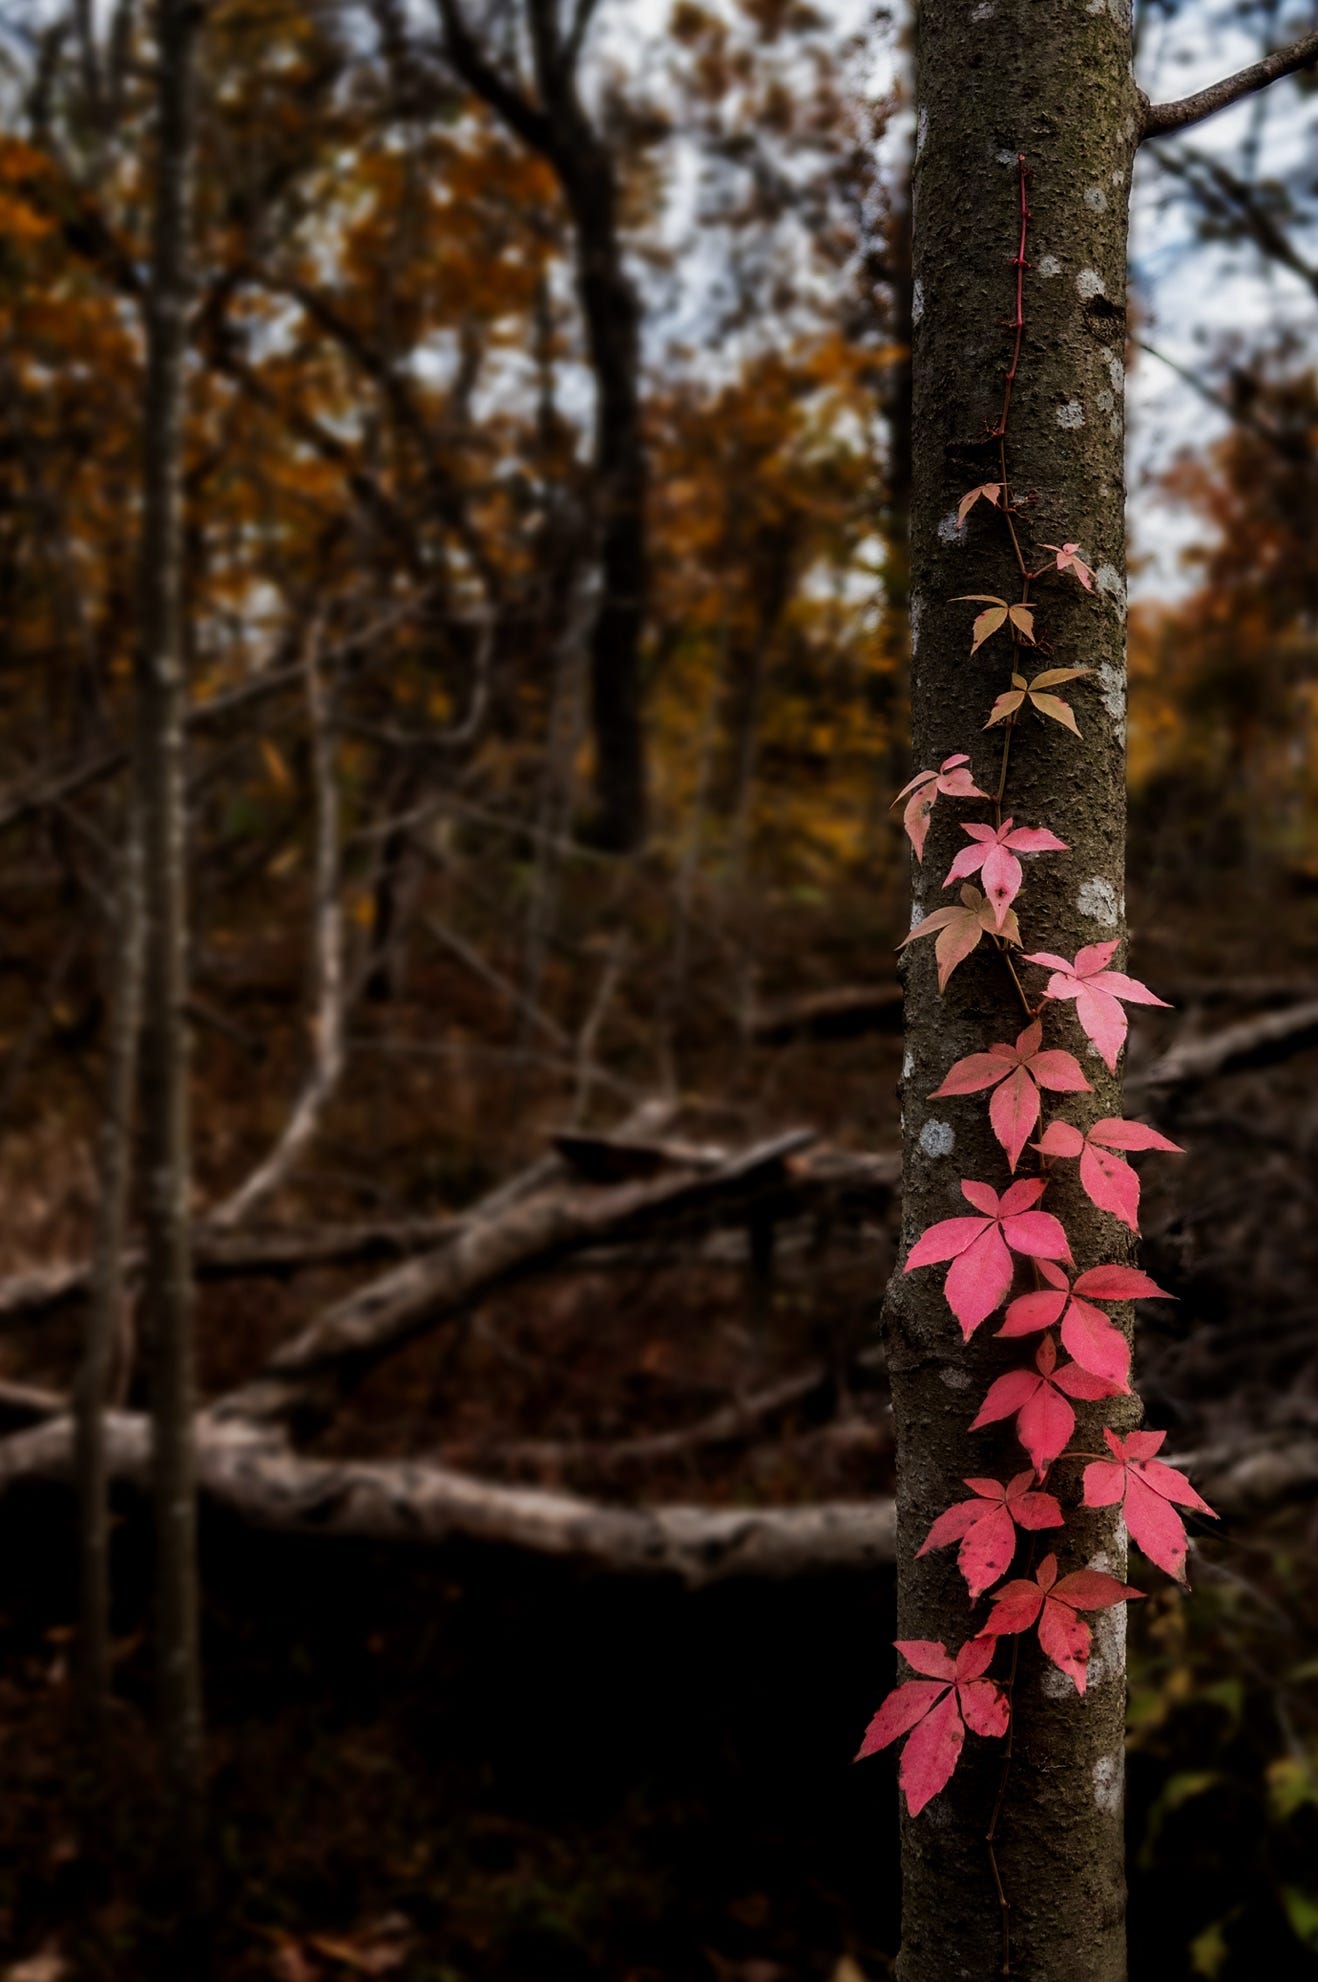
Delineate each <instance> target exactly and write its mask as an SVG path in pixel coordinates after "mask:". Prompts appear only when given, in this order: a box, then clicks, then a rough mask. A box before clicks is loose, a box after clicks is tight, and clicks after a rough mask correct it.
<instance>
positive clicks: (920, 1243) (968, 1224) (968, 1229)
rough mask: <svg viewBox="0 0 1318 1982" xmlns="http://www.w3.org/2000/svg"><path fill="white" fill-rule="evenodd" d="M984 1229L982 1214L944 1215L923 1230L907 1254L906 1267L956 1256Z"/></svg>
mask: <svg viewBox="0 0 1318 1982" xmlns="http://www.w3.org/2000/svg"><path fill="white" fill-rule="evenodd" d="M984 1230H985V1223H984V1220H983V1219H982V1218H943V1219H941V1220H940V1221H939V1223H938V1224H937V1225H931V1226H930V1227H929V1230H928V1231H927V1232H922V1233H921V1235H920V1237H919V1238H918V1239H917V1240H916V1242H915V1244H914V1245H913V1246H912V1247H911V1250H910V1252H909V1253H907V1255H906V1271H907V1272H908V1273H914V1272H915V1269H916V1268H917V1267H918V1266H936V1265H938V1263H939V1261H940V1260H945V1259H955V1258H956V1257H957V1255H958V1253H963V1252H964V1251H965V1249H966V1247H967V1246H969V1245H972V1244H973V1243H974V1241H975V1240H976V1239H977V1238H979V1236H980V1234H981V1233H982V1232H983V1231H984Z"/></svg>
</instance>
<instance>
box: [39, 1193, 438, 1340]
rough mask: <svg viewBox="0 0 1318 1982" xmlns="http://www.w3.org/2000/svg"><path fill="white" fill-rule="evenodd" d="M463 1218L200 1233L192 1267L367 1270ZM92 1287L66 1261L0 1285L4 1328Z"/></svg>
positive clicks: (263, 1272)
mask: <svg viewBox="0 0 1318 1982" xmlns="http://www.w3.org/2000/svg"><path fill="white" fill-rule="evenodd" d="M465 1222H466V1220H465V1218H464V1217H454V1218H395V1219H382V1220H380V1221H378V1222H373V1223H362V1224H352V1225H322V1226H311V1227H295V1226H290V1227H286V1228H284V1229H282V1230H281V1229H279V1228H276V1227H271V1228H270V1229H268V1230H265V1231H262V1230H259V1229H258V1230H256V1231H251V1232H224V1231H216V1230H214V1229H212V1228H211V1227H209V1226H206V1225H202V1226H200V1227H198V1228H196V1229H195V1230H194V1233H193V1259H194V1262H195V1265H196V1271H197V1278H198V1279H199V1280H233V1279H246V1278H250V1279H265V1278H268V1279H273V1280H278V1279H283V1278H286V1277H287V1276H288V1275H290V1274H294V1273H304V1272H310V1271H312V1270H313V1269H314V1268H316V1267H318V1266H364V1265H368V1264H372V1263H374V1262H377V1261H381V1260H389V1259H399V1258H402V1257H406V1256H407V1255H409V1254H411V1253H418V1252H428V1251H430V1250H431V1249H432V1248H433V1247H435V1246H437V1245H441V1244H443V1243H444V1242H445V1240H447V1239H450V1238H452V1237H453V1236H454V1234H455V1233H457V1232H458V1231H460V1230H461V1229H462V1227H463V1225H464V1223H465ZM141 1261H142V1255H141V1253H140V1251H139V1250H138V1249H137V1248H136V1247H132V1248H130V1249H129V1251H128V1252H127V1254H126V1255H125V1259H124V1265H125V1268H126V1270H127V1271H128V1272H130V1273H131V1272H134V1271H136V1269H137V1268H138V1267H139V1266H140V1265H141ZM90 1286H91V1261H90V1260H85V1259H78V1260H61V1261H60V1262H59V1263H58V1264H56V1265H54V1266H37V1267H33V1268H31V1269H30V1270H29V1271H28V1272H26V1273H15V1274H11V1275H10V1276H9V1278H8V1279H5V1280H0V1321H8V1320H16V1319H18V1318H19V1317H36V1316H38V1315H43V1314H52V1313H54V1312H55V1311H56V1310H57V1309H59V1308H62V1307H65V1306H67V1305H68V1303H69V1302H71V1301H77V1300H81V1299H82V1298H83V1297H84V1296H85V1295H86V1294H87V1292H88V1290H89V1289H90Z"/></svg>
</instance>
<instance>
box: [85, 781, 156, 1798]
mask: <svg viewBox="0 0 1318 1982" xmlns="http://www.w3.org/2000/svg"><path fill="white" fill-rule="evenodd" d="M127 814H128V816H127V821H126V830H125V833H124V852H123V870H122V874H121V876H120V881H119V887H118V890H117V896H116V901H115V910H116V915H115V924H114V928H113V929H112V930H111V932H110V935H111V941H112V942H114V941H117V944H118V951H117V955H116V957H115V969H114V987H113V991H112V995H111V1013H110V1038H109V1064H108V1068H107V1079H106V1098H105V1119H104V1121H103V1123H102V1126H101V1148H100V1163H99V1177H98V1183H99V1188H100V1202H99V1204H98V1206H97V1214H96V1237H95V1242H94V1246H93V1256H92V1287H91V1299H90V1302H89V1304H88V1311H87V1333H86V1337H85V1340H84V1343H83V1351H82V1360H81V1363H80V1365H79V1369H78V1375H77V1379H76V1381H75V1384H74V1414H75V1419H76V1425H77V1432H76V1437H77V1458H76V1471H77V1480H78V1540H79V1585H78V1588H79V1601H78V1658H77V1678H78V1708H79V1715H80V1718H81V1721H82V1735H83V1740H84V1743H85V1747H86V1759H87V1761H88V1763H89V1765H91V1766H92V1767H93V1768H94V1767H95V1766H96V1765H97V1762H98V1758H99V1757H100V1756H101V1752H102V1750H103V1747H104V1741H105V1732H106V1720H107V1716H108V1710H109V1704H110V1596H111V1591H110V1508H109V1486H108V1479H109V1475H108V1471H107V1465H106V1446H105V1412H106V1411H107V1410H108V1408H109V1406H110V1403H111V1401H112V1400H111V1396H110V1386H111V1378H112V1374H113V1368H114V1361H115V1353H116V1349H117V1347H118V1345H119V1344H120V1343H121V1342H122V1341H123V1339H124V1335H125V1326H124V1324H125V1319H126V1316H125V1300H126V1296H127V1287H126V1276H125V1273H124V1248H125V1242H126V1238H127V1228H128V1207H129V1198H130V1195H131V1191H132V1178H133V1123H134V1117H135V1113H136V1110H135V1106H134V1101H135V1093H136V1086H137V1069H138V1057H137V1054H138V1033H139V1029H140V1027H141V1022H142V952H143V937H144V931H145V923H144V917H143V903H142V832H141V820H140V815H139V812H138V805H137V794H136V792H135V791H132V790H131V789H130V792H129V798H128V808H127Z"/></svg>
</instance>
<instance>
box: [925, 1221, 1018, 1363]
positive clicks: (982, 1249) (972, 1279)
mask: <svg viewBox="0 0 1318 1982" xmlns="http://www.w3.org/2000/svg"><path fill="white" fill-rule="evenodd" d="M1034 1215H1035V1216H1040V1215H1041V1214H1039V1213H1036V1214H1034ZM958 1222H960V1221H958ZM1014 1222H1015V1221H1014V1220H1008V1224H1011V1223H1014ZM1004 1229H1005V1228H1004V1227H1002V1226H1000V1225H998V1223H997V1222H996V1221H995V1222H994V1223H993V1224H992V1225H990V1226H989V1227H988V1229H987V1230H986V1231H985V1232H983V1234H982V1235H981V1236H980V1237H979V1238H978V1239H976V1240H975V1242H974V1244H973V1245H971V1246H968V1247H967V1248H966V1250H965V1251H964V1252H963V1253H962V1254H961V1255H960V1257H959V1258H957V1259H955V1260H954V1261H953V1262H952V1265H951V1267H950V1268H949V1269H948V1275H947V1278H946V1280H945V1281H944V1282H943V1293H944V1295H945V1296H946V1298H947V1304H948V1306H949V1307H950V1308H951V1310H952V1312H953V1314H954V1315H955V1316H956V1318H957V1320H958V1321H959V1322H960V1323H961V1333H962V1336H963V1337H964V1339H965V1340H966V1341H969V1339H970V1337H971V1336H972V1335H973V1334H974V1332H975V1330H976V1329H977V1328H978V1327H979V1325H980V1323H981V1322H984V1321H987V1320H988V1317H989V1316H990V1315H991V1314H992V1313H993V1311H994V1309H995V1308H998V1307H1001V1305H1002V1303H1003V1301H1005V1300H1006V1298H1007V1296H1008V1294H1009V1293H1010V1292H1011V1283H1012V1277H1013V1267H1012V1263H1011V1254H1010V1253H1009V1252H1008V1250H1007V1247H1006V1244H1005V1243H1004V1239H1003V1232H1004Z"/></svg>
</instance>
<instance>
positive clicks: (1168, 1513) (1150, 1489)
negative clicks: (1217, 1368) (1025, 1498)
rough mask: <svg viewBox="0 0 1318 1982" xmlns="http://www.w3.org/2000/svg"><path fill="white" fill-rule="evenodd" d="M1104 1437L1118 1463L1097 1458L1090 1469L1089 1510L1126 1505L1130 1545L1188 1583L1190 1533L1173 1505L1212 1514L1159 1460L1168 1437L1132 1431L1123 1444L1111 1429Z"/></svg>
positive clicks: (1183, 1479) (1181, 1477) (1180, 1476)
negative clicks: (1186, 1552) (1186, 1562)
mask: <svg viewBox="0 0 1318 1982" xmlns="http://www.w3.org/2000/svg"><path fill="white" fill-rule="evenodd" d="M1103 1435H1104V1438H1105V1439H1106V1441H1107V1445H1108V1450H1109V1451H1110V1452H1111V1453H1112V1454H1113V1458H1112V1459H1097V1460H1095V1461H1094V1462H1093V1464H1091V1465H1089V1466H1086V1467H1085V1475H1084V1500H1085V1505H1086V1507H1113V1506H1115V1505H1116V1504H1117V1503H1118V1502H1119V1501H1120V1502H1122V1511H1123V1512H1124V1514H1125V1517H1126V1526H1127V1528H1128V1529H1129V1530H1130V1538H1131V1540H1132V1541H1133V1542H1134V1543H1135V1544H1136V1546H1137V1547H1138V1548H1140V1549H1142V1550H1143V1552H1144V1554H1145V1555H1147V1556H1148V1558H1149V1561H1150V1562H1153V1563H1156V1564H1157V1566H1158V1568H1159V1569H1165V1570H1166V1571H1167V1573H1168V1575H1170V1576H1175V1577H1176V1578H1177V1580H1178V1581H1180V1582H1184V1580H1185V1551H1186V1538H1185V1528H1184V1524H1183V1523H1182V1521H1181V1517H1180V1515H1179V1514H1177V1513H1176V1512H1175V1510H1174V1508H1173V1507H1172V1505H1171V1502H1173V1501H1176V1502H1179V1504H1180V1505H1181V1506H1184V1507H1193V1508H1195V1509H1196V1510H1197V1511H1198V1512H1200V1513H1202V1514H1208V1515H1212V1513H1213V1510H1212V1508H1211V1507H1210V1506H1209V1505H1208V1502H1207V1501H1206V1500H1203V1499H1201V1498H1200V1496H1199V1495H1198V1494H1197V1493H1196V1492H1195V1490H1194V1488H1193V1487H1192V1486H1191V1484H1190V1482H1189V1480H1187V1479H1186V1477H1185V1475H1184V1473H1181V1472H1178V1471H1177V1469H1176V1467H1174V1466H1168V1465H1165V1464H1164V1463H1163V1461H1162V1460H1161V1459H1155V1458H1154V1456H1153V1455H1154V1453H1155V1452H1157V1451H1158V1449H1159V1447H1160V1446H1161V1444H1162V1441H1163V1437H1164V1435H1165V1434H1163V1433H1162V1432H1132V1433H1131V1434H1130V1436H1129V1438H1126V1439H1121V1438H1118V1436H1117V1434H1116V1433H1115V1432H1113V1431H1111V1430H1108V1431H1105V1432H1104V1434H1103Z"/></svg>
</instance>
